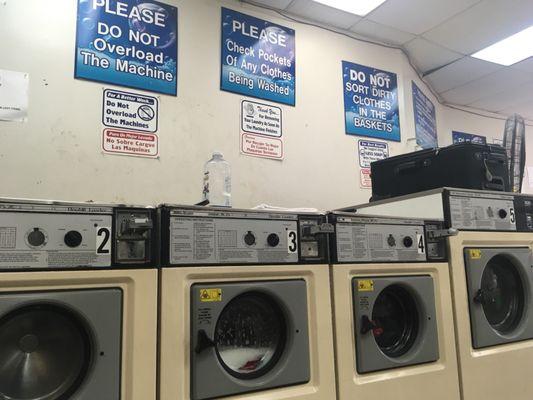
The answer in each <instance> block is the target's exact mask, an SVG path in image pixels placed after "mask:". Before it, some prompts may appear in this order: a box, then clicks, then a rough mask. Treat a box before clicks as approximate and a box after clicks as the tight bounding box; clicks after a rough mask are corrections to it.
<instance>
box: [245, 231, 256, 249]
mask: <svg viewBox="0 0 533 400" xmlns="http://www.w3.org/2000/svg"><path fill="white" fill-rule="evenodd" d="M244 243H246V244H247V245H248V246H253V245H254V244H255V235H254V234H253V233H252V231H248V232H247V233H246V235H244Z"/></svg>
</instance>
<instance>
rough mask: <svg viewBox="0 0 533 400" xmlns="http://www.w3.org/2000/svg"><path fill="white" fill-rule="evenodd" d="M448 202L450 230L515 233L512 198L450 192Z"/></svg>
mask: <svg viewBox="0 0 533 400" xmlns="http://www.w3.org/2000/svg"><path fill="white" fill-rule="evenodd" d="M449 202H450V219H451V226H452V228H455V229H466V230H496V231H516V218H515V210H514V200H513V196H506V195H489V194H484V193H471V192H468V193H466V192H465V193H461V192H450V198H449Z"/></svg>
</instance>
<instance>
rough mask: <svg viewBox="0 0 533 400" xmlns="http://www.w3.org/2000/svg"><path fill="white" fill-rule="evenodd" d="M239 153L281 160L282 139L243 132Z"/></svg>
mask: <svg viewBox="0 0 533 400" xmlns="http://www.w3.org/2000/svg"><path fill="white" fill-rule="evenodd" d="M241 153H242V154H246V155H248V156H253V157H261V158H271V159H273V160H283V139H281V138H279V139H278V138H274V137H266V136H262V135H253V134H251V133H245V132H243V133H241Z"/></svg>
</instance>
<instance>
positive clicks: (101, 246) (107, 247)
mask: <svg viewBox="0 0 533 400" xmlns="http://www.w3.org/2000/svg"><path fill="white" fill-rule="evenodd" d="M110 239H111V228H108V227H103V226H99V227H97V228H96V254H109V253H111V240H110Z"/></svg>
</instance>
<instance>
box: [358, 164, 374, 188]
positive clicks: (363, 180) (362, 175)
mask: <svg viewBox="0 0 533 400" xmlns="http://www.w3.org/2000/svg"><path fill="white" fill-rule="evenodd" d="M359 182H360V186H361V189H372V179H371V178H370V168H361V169H360V170H359Z"/></svg>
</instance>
